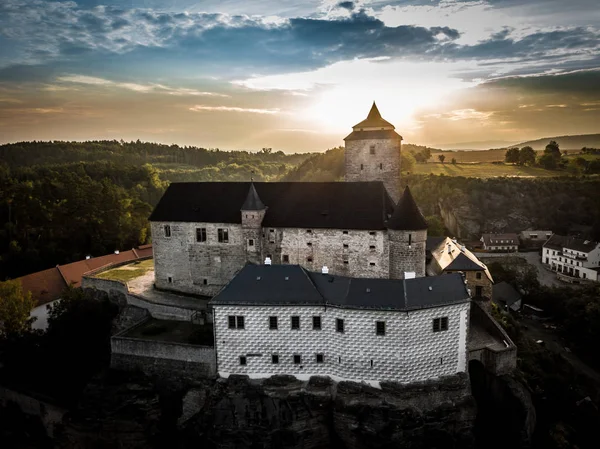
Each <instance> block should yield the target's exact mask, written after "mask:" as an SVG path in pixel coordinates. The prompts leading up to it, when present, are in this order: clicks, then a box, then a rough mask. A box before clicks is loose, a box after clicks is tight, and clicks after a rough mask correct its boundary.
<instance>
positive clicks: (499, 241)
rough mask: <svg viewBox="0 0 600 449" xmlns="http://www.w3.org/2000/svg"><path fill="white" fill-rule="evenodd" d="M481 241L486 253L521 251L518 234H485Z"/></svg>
mask: <svg viewBox="0 0 600 449" xmlns="http://www.w3.org/2000/svg"><path fill="white" fill-rule="evenodd" d="M480 241H481V243H482V244H483V245H482V246H483V249H484V250H486V251H498V252H516V251H518V250H519V236H518V235H517V234H483V235H482V236H481V239H480Z"/></svg>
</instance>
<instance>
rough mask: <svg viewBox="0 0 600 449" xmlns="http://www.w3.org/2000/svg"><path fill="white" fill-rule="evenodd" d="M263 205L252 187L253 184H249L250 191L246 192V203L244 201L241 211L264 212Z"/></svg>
mask: <svg viewBox="0 0 600 449" xmlns="http://www.w3.org/2000/svg"><path fill="white" fill-rule="evenodd" d="M264 209H265V205H264V203H263V202H262V201H261V200H260V197H259V196H258V193H257V192H256V188H255V187H254V183H253V182H251V183H250V189H249V190H248V196H246V201H244V205H243V206H242V209H241V210H264Z"/></svg>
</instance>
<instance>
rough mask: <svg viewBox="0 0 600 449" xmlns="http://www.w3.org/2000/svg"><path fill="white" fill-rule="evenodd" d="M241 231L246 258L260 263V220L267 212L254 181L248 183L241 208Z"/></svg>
mask: <svg viewBox="0 0 600 449" xmlns="http://www.w3.org/2000/svg"><path fill="white" fill-rule="evenodd" d="M240 211H241V214H242V232H243V234H244V239H245V241H246V259H247V261H249V262H253V263H261V248H262V221H263V219H264V218H265V213H266V212H267V206H265V205H264V203H263V202H262V200H261V199H260V197H259V196H258V192H257V191H256V188H255V187H254V183H253V182H251V183H250V189H249V190H248V195H247V196H246V201H244V204H243V205H242V208H241V210H240Z"/></svg>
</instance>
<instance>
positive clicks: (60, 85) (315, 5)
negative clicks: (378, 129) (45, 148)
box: [0, 0, 600, 152]
mask: <svg viewBox="0 0 600 449" xmlns="http://www.w3.org/2000/svg"><path fill="white" fill-rule="evenodd" d="M599 24H600V8H599V7H598V0H569V1H567V0H560V1H559V0H527V1H517V0H398V1H393V0H387V1H385V0H383V1H379V0H357V1H341V2H340V1H333V0H277V1H271V0H204V1H193V0H163V1H158V0H127V1H121V0H75V1H61V0H1V1H0V143H7V142H17V141H23V140H99V139H111V140H112V139H124V140H126V141H129V140H135V139H140V140H142V141H154V142H162V143H168V144H171V143H176V144H179V145H194V146H199V147H205V148H221V149H225V150H234V149H246V150H259V149H261V148H264V147H268V148H273V149H274V150H283V151H286V152H305V151H324V150H326V149H327V148H332V147H335V146H338V145H342V144H343V138H344V137H345V136H346V135H347V134H349V133H350V131H351V127H352V126H353V125H355V124H356V123H358V122H360V121H361V120H363V119H364V118H365V117H366V115H367V113H368V111H369V109H370V107H371V104H372V102H373V101H376V102H377V105H378V107H379V110H380V112H381V114H382V115H383V117H384V118H385V119H386V120H388V121H390V122H392V123H393V124H394V125H395V126H396V130H397V131H398V133H399V134H401V135H402V136H403V137H404V142H405V143H415V144H424V145H430V146H438V147H456V146H459V147H460V146H463V147H464V146H465V145H466V147H469V148H487V147H490V146H500V144H502V143H506V144H509V143H517V142H521V141H524V140H529V139H535V138H540V137H545V136H556V135H565V134H588V133H600V25H599Z"/></svg>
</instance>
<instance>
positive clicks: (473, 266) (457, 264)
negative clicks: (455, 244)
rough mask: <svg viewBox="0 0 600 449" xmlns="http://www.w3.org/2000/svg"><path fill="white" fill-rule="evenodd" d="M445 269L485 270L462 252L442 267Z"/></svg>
mask: <svg viewBox="0 0 600 449" xmlns="http://www.w3.org/2000/svg"><path fill="white" fill-rule="evenodd" d="M444 270H445V271H485V268H484V267H482V266H481V265H479V264H477V263H475V262H474V261H472V260H471V259H469V258H468V257H467V256H466V255H465V254H464V253H462V252H461V253H460V254H459V255H458V256H456V257H455V258H454V260H453V261H452V262H451V263H450V265H448V266H447V267H446V268H444Z"/></svg>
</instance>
